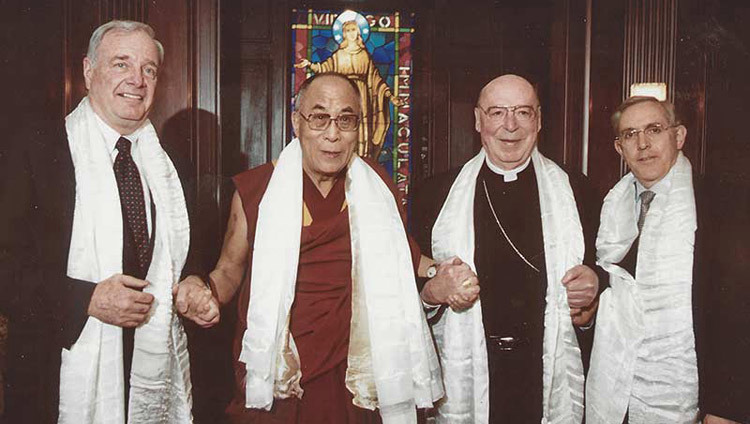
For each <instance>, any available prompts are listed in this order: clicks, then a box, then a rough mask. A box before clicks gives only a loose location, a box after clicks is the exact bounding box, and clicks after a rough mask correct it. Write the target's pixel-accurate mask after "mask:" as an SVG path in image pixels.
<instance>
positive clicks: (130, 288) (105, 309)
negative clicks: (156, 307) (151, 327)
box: [88, 274, 154, 327]
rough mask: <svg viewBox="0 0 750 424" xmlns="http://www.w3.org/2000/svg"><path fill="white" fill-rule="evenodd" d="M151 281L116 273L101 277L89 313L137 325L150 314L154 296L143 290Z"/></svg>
mask: <svg viewBox="0 0 750 424" xmlns="http://www.w3.org/2000/svg"><path fill="white" fill-rule="evenodd" d="M148 284H149V283H148V281H144V280H139V279H137V278H135V277H131V276H129V275H123V274H115V275H113V276H111V277H109V278H107V279H106V280H104V281H100V282H99V284H97V285H96V288H95V289H94V293H93V294H92V295H91V301H90V302H89V308H88V314H89V315H90V316H92V317H94V318H97V319H99V321H102V322H106V323H107V324H112V325H116V326H118V327H137V326H139V325H141V324H143V323H144V322H146V319H147V318H148V313H149V311H150V310H151V304H152V303H153V301H154V296H153V295H152V294H150V293H143V292H142V291H141V290H143V289H144V288H145V287H146V286H148Z"/></svg>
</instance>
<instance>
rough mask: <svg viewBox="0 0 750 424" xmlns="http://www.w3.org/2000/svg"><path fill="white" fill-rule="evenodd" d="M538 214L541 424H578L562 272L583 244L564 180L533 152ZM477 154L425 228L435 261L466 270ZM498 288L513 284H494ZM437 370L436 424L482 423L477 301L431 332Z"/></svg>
mask: <svg viewBox="0 0 750 424" xmlns="http://www.w3.org/2000/svg"><path fill="white" fill-rule="evenodd" d="M531 160H532V162H533V164H534V171H535V173H536V177H537V181H538V187H539V204H540V208H541V213H542V230H543V234H544V254H545V258H546V259H545V261H546V266H547V295H546V304H547V305H546V308H545V311H544V356H543V367H544V372H543V396H544V397H543V405H542V408H543V409H542V411H543V413H542V423H566V424H567V423H580V422H581V420H582V419H583V366H582V363H581V352H580V349H579V347H578V341H577V340H576V336H575V332H574V330H573V324H572V321H571V318H570V308H569V307H568V297H567V292H566V291H565V287H564V286H563V285H562V283H561V281H562V277H563V275H564V274H565V272H566V271H567V270H568V269H570V268H571V267H573V266H575V265H579V264H581V262H582V260H583V252H584V242H583V231H582V229H581V222H580V220H579V218H578V210H577V209H576V202H575V198H574V196H573V191H572V190H571V188H570V183H569V182H568V176H567V174H565V172H564V171H563V170H562V169H561V168H560V167H559V166H557V165H556V164H555V163H554V162H552V161H551V160H549V159H547V158H545V157H544V156H542V155H541V154H540V153H539V152H538V150H537V149H536V148H535V149H534V151H533V152H532V154H531ZM484 161H485V152H484V149H482V150H481V151H480V152H479V154H477V155H476V156H475V157H474V158H472V159H471V160H470V161H469V162H467V163H466V164H465V165H464V167H463V169H461V172H460V174H459V175H458V178H456V181H455V182H454V183H453V186H452V187H451V190H450V193H449V194H448V197H447V199H446V200H445V204H444V205H443V209H442V210H441V211H440V215H439V216H438V218H437V221H436V222H435V225H434V226H433V228H432V254H433V257H434V259H435V260H436V261H444V260H446V259H448V258H450V257H452V256H458V257H459V258H461V259H462V260H463V261H464V262H465V263H467V264H468V265H469V266H470V267H471V268H472V269H473V270H475V271H476V267H475V265H474V192H475V187H476V183H477V176H478V175H479V170H480V169H481V168H482V164H483V163H484ZM497 283H498V284H514V283H513V282H512V281H509V282H506V281H503V282H501V281H498V282H497ZM433 331H434V334H435V341H436V342H437V345H438V353H439V354H440V360H441V363H442V366H443V375H444V378H445V394H446V397H445V399H444V400H442V401H441V402H440V403H439V404H438V416H437V421H438V422H439V423H452V424H453V423H487V422H488V420H489V399H488V395H489V376H488V369H487V347H486V344H485V334H484V326H483V324H482V305H481V302H480V301H479V300H478V301H477V302H476V303H475V304H474V305H473V306H472V307H471V308H469V309H468V310H466V311H463V312H459V313H456V312H454V311H453V310H451V309H448V310H446V312H445V313H444V314H443V316H442V317H441V319H440V321H438V322H437V323H436V324H435V325H434V326H433Z"/></svg>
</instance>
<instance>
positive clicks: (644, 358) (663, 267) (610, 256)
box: [586, 153, 698, 424]
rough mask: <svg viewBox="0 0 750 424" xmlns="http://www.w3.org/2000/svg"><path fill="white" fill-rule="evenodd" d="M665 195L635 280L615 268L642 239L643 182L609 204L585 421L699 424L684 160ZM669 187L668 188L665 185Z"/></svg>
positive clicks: (691, 224) (692, 216)
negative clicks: (604, 280) (605, 282)
mask: <svg viewBox="0 0 750 424" xmlns="http://www.w3.org/2000/svg"><path fill="white" fill-rule="evenodd" d="M670 174H671V175H669V176H668V177H669V178H670V180H669V181H668V182H669V183H670V186H669V189H668V192H667V193H666V194H657V195H656V197H654V200H653V201H652V202H651V207H650V208H649V211H648V214H647V215H646V220H645V221H644V224H643V229H642V231H641V238H640V242H639V246H638V260H637V265H636V278H635V279H634V278H633V276H631V275H630V273H629V272H627V271H626V270H625V269H623V268H621V267H619V266H618V265H616V264H617V263H619V262H620V261H621V260H622V259H623V258H624V257H625V255H626V254H627V252H628V250H630V246H631V244H632V243H633V241H634V240H635V238H636V236H637V235H638V229H637V227H636V222H637V215H636V204H635V202H636V196H635V184H634V183H635V177H634V176H633V174H632V173H629V174H627V175H626V176H624V177H623V178H622V179H621V180H620V182H619V183H617V184H616V185H615V186H614V187H613V188H612V190H610V192H609V194H608V195H607V197H606V198H605V199H604V205H603V207H602V215H601V226H600V227H599V235H598V237H597V240H596V249H597V257H598V262H599V265H600V266H601V267H602V268H604V269H605V270H606V271H607V272H609V276H610V279H609V284H610V287H609V288H608V289H607V290H605V291H604V292H603V293H602V295H601V298H600V300H599V311H598V313H597V318H596V334H595V336H594V348H593V351H592V354H591V369H590V370H589V380H588V383H587V385H586V422H587V423H614V422H618V423H619V422H622V420H623V417H624V416H625V412H626V411H627V412H628V415H629V421H630V423H631V424H641V423H643V424H645V423H685V424H686V423H694V422H696V420H697V414H698V371H697V363H696V355H695V339H694V336H693V313H692V282H693V250H694V249H693V248H694V244H695V230H696V228H697V218H696V212H695V195H694V192H693V179H692V178H693V177H692V170H691V166H690V162H689V161H688V160H687V158H685V156H683V155H682V153H680V154H679V156H678V158H677V161H676V162H675V164H674V166H673V167H672V170H670ZM665 182H667V181H665Z"/></svg>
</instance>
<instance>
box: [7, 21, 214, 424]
mask: <svg viewBox="0 0 750 424" xmlns="http://www.w3.org/2000/svg"><path fill="white" fill-rule="evenodd" d="M163 55H164V53H163V48H162V46H161V44H160V43H159V42H158V41H157V40H156V39H155V38H154V32H153V29H151V28H150V27H149V26H148V25H145V24H142V23H139V22H129V21H112V22H109V23H107V24H104V25H102V26H101V27H99V28H98V29H97V30H96V31H95V32H94V33H93V35H92V37H91V41H90V43H89V49H88V53H87V56H86V58H85V59H84V61H83V71H84V77H85V80H86V87H87V89H88V96H87V97H86V98H84V99H83V101H82V102H81V103H80V104H79V106H78V107H77V108H76V110H75V111H73V112H72V113H71V114H70V115H68V117H67V118H66V121H65V122H64V123H63V122H42V123H38V124H35V125H33V126H30V128H29V129H28V130H26V131H21V132H19V134H18V135H17V136H15V137H13V138H12V140H11V142H10V143H9V144H8V146H7V148H4V149H3V151H2V157H1V158H0V159H1V160H2V168H1V169H2V178H1V179H0V180H1V181H2V182H1V183H0V187H1V189H0V204H2V205H3V207H2V209H1V210H0V226H2V227H0V273H1V274H0V284H2V286H1V290H2V296H0V309H1V310H2V311H3V312H5V313H7V314H8V315H9V316H10V331H9V332H10V339H9V358H8V362H9V363H8V371H9V372H8V379H7V383H6V389H7V392H6V401H7V403H6V407H7V409H6V416H5V418H6V419H7V420H8V422H12V423H26V422H29V423H32V422H33V423H48V422H56V421H57V420H58V417H59V420H60V422H88V421H89V420H94V421H96V420H98V419H100V418H101V417H102V416H105V415H106V416H109V417H114V418H115V419H117V417H118V416H120V417H122V420H125V419H126V417H127V416H128V409H130V410H131V411H130V412H131V414H130V420H131V422H137V421H138V419H139V418H143V419H146V418H145V417H144V416H139V415H138V412H139V411H140V410H141V409H142V408H139V406H140V403H141V402H150V403H159V402H161V401H162V399H161V398H160V395H158V394H157V393H159V392H164V393H169V396H172V397H171V398H170V401H171V407H170V408H169V409H170V410H167V411H163V413H164V414H165V415H166V416H169V417H171V418H170V419H173V420H179V419H181V418H184V417H189V416H190V407H189V404H190V400H189V389H190V383H189V370H188V369H187V368H186V363H187V361H186V360H184V359H186V355H187V352H186V346H185V343H184V342H185V340H184V332H183V331H182V328H181V326H180V324H179V320H177V319H176V318H175V317H174V314H173V313H172V306H171V305H172V301H171V293H172V284H174V283H176V282H177V281H178V280H179V276H180V272H181V271H182V267H183V265H184V263H185V258H186V256H187V250H188V246H189V224H188V220H187V210H186V206H185V200H184V196H183V192H182V187H181V185H180V182H179V179H178V178H177V174H176V172H175V169H174V166H173V165H172V162H171V161H170V159H169V157H168V156H167V155H166V153H165V152H164V151H163V149H162V148H161V146H160V144H159V140H158V138H157V136H156V133H155V131H154V129H153V126H152V125H151V124H150V122H149V121H148V113H149V111H150V109H151V106H152V104H153V99H154V92H155V88H156V82H157V78H158V71H159V65H160V64H161V62H162V60H163ZM195 295H196V296H198V295H202V296H205V297H206V299H207V302H206V305H207V306H206V308H205V310H202V311H200V312H197V311H185V312H186V314H187V315H188V316H189V317H190V318H195V319H197V316H198V314H200V313H203V314H204V315H201V316H203V317H204V318H207V319H209V320H210V319H211V318H210V317H211V316H212V315H213V314H215V313H216V312H218V311H217V310H216V308H215V305H214V304H211V303H210V302H209V301H208V299H210V291H209V290H206V291H205V292H203V293H196V294H195ZM159 334H161V336H160V335H159ZM139 339H141V340H143V341H142V342H140V341H139ZM144 343H148V344H149V348H148V349H144V348H140V349H139V345H144ZM144 346H145V345H144ZM61 347H62V348H64V350H63V351H62V361H61V350H60V349H61ZM152 348H153V349H152ZM134 358H136V359H134ZM159 358H171V359H167V360H166V361H167V362H165V363H164V364H162V363H158V362H157V361H160V360H163V359H159ZM177 359H179V360H177ZM175 360H177V361H176V362H175ZM170 361H171V365H170ZM175 363H176V364H177V365H175ZM164 367H173V368H174V370H179V371H177V374H176V375H174V376H173V377H175V379H174V380H173V381H171V383H170V384H171V386H172V387H174V386H175V385H176V387H177V388H176V389H174V390H172V389H170V388H169V387H167V386H169V385H168V384H167V383H168V382H167V381H159V380H158V379H154V372H153V371H151V369H153V370H154V371H156V373H157V374H158V372H160V371H163V370H164ZM131 371H132V374H131ZM173 373H174V372H173ZM118 375H119V377H118ZM185 377H187V379H186V378H185ZM60 378H61V379H62V382H61V383H58V381H59V380H58V379H60ZM92 381H93V383H91V382H92ZM86 384H91V385H94V386H95V387H96V389H94V387H91V386H86ZM131 385H132V387H131ZM165 387H166V388H165ZM131 388H132V390H130V389H131ZM58 389H59V391H58ZM88 389H91V390H88ZM87 393H93V394H92V395H87ZM118 393H119V394H118ZM59 399H61V400H62V401H61V402H60V408H59V411H58V400H59ZM128 405H130V408H129V407H128ZM141 413H143V412H141ZM150 413H151V414H152V413H153V411H152V412H150ZM152 419H155V418H154V416H153V415H152Z"/></svg>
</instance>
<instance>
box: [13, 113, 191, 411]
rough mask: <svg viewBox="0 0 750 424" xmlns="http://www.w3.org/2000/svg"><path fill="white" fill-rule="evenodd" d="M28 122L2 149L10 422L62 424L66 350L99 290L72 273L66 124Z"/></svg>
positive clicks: (71, 186)
mask: <svg viewBox="0 0 750 424" xmlns="http://www.w3.org/2000/svg"><path fill="white" fill-rule="evenodd" d="M30 128H33V130H31V131H26V132H20V133H19V134H18V135H16V136H14V137H12V139H11V140H10V142H9V143H5V144H4V146H3V148H2V151H0V205H2V207H0V311H2V312H3V313H5V314H7V315H8V316H9V318H10V325H9V339H8V378H7V392H6V402H7V405H6V407H7V409H6V416H5V419H6V420H8V421H7V422H9V423H16V422H18V423H21V422H29V423H31V422H33V423H47V422H56V419H57V404H58V390H59V387H58V386H59V371H60V349H61V348H62V347H66V348H69V347H70V346H71V345H72V344H73V343H74V342H75V341H76V340H77V339H78V336H79V334H80V332H81V330H82V329H83V326H84V324H85V323H86V320H87V319H88V314H87V309H88V304H89V301H90V299H91V295H92V293H93V290H94V288H95V282H84V281H78V280H74V279H72V278H69V277H67V276H66V274H67V261H68V248H69V246H70V238H71V231H72V225H73V211H74V207H75V174H74V167H73V162H72V159H71V156H70V150H69V147H68V141H67V134H66V132H65V127H64V123H63V122H62V121H59V122H43V123H40V124H36V125H34V126H32V127H30ZM188 203H189V204H190V203H191V202H188ZM191 257H193V258H195V255H191ZM194 262H197V261H193V260H192V259H191V263H194Z"/></svg>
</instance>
